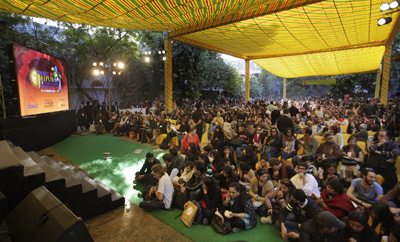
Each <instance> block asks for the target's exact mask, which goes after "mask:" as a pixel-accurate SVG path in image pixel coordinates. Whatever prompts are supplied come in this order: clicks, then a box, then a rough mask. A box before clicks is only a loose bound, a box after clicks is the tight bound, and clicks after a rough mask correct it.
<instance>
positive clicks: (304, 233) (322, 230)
mask: <svg viewBox="0 0 400 242" xmlns="http://www.w3.org/2000/svg"><path fill="white" fill-rule="evenodd" d="M345 227H346V224H345V223H343V222H342V221H341V220H339V219H338V218H337V217H336V216H335V215H333V214H332V213H330V212H327V211H323V212H321V213H320V214H318V215H317V216H315V217H314V218H313V219H310V220H308V221H306V222H305V223H304V224H303V225H302V226H301V227H300V240H301V241H340V234H341V231H342V230H344V229H345ZM288 235H289V236H290V234H288ZM290 238H294V239H297V238H299V237H297V238H296V236H295V235H292V236H290Z"/></svg>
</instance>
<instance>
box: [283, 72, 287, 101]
mask: <svg viewBox="0 0 400 242" xmlns="http://www.w3.org/2000/svg"><path fill="white" fill-rule="evenodd" d="M286 86H287V79H286V77H285V78H283V99H286Z"/></svg>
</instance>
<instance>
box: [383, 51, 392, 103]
mask: <svg viewBox="0 0 400 242" xmlns="http://www.w3.org/2000/svg"><path fill="white" fill-rule="evenodd" d="M391 56H392V45H389V46H386V48H385V54H384V56H383V68H382V69H383V70H382V90H381V104H383V105H385V106H386V105H387V96H388V89H389V74H390V58H391Z"/></svg>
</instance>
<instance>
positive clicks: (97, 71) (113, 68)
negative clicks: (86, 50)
mask: <svg viewBox="0 0 400 242" xmlns="http://www.w3.org/2000/svg"><path fill="white" fill-rule="evenodd" d="M93 66H94V67H95V68H94V70H93V74H94V75H95V76H100V75H105V74H106V73H111V74H112V75H113V76H115V75H118V76H120V75H121V74H122V69H124V68H125V64H124V63H123V62H122V61H119V62H114V63H113V65H111V64H110V65H107V64H105V63H104V62H102V61H100V62H99V63H97V62H93ZM110 82H111V81H110V80H109V81H108V109H109V110H110V112H111V85H110Z"/></svg>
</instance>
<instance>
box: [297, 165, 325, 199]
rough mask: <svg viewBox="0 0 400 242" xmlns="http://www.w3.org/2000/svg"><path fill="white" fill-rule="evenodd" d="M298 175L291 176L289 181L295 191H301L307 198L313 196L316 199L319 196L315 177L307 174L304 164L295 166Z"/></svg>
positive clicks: (306, 167)
mask: <svg viewBox="0 0 400 242" xmlns="http://www.w3.org/2000/svg"><path fill="white" fill-rule="evenodd" d="M297 169H298V172H299V174H297V175H295V176H293V177H292V178H291V179H290V181H291V182H292V183H293V185H295V187H296V188H297V189H301V190H303V191H304V192H305V193H306V195H307V196H311V194H313V193H314V194H315V195H316V196H317V197H319V196H320V192H319V189H318V182H317V180H316V179H315V177H314V176H313V175H311V174H309V173H308V166H307V164H306V163H305V162H300V163H299V165H298V166H297Z"/></svg>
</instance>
